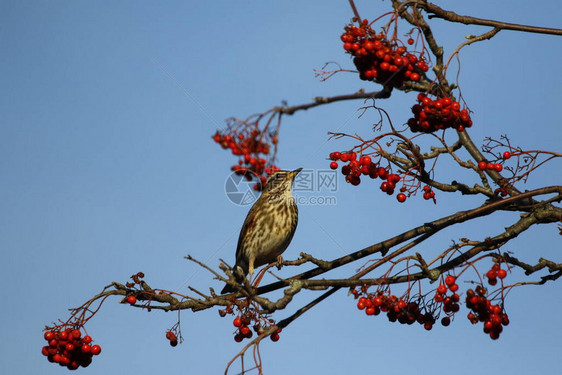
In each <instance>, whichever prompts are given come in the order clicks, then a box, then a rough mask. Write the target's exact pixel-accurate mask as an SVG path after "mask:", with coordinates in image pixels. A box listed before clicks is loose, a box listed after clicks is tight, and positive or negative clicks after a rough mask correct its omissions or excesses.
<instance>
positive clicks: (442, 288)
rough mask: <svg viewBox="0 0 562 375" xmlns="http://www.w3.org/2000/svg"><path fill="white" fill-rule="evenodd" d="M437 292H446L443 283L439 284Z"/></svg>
mask: <svg viewBox="0 0 562 375" xmlns="http://www.w3.org/2000/svg"><path fill="white" fill-rule="evenodd" d="M437 293H439V294H445V293H447V287H446V286H445V285H444V284H441V285H439V286H438V287H437Z"/></svg>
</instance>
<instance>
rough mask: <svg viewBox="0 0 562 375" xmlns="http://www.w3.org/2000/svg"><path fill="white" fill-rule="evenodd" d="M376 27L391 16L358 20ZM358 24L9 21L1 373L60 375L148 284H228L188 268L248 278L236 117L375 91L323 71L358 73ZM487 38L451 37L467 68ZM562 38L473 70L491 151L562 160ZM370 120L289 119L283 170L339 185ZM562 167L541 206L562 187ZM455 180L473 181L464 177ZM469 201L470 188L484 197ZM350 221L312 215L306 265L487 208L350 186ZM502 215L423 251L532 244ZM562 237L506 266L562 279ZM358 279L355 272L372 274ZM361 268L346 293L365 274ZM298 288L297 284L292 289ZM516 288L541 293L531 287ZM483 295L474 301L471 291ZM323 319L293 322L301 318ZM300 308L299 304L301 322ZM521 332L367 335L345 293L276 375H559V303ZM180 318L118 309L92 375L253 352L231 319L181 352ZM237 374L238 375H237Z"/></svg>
mask: <svg viewBox="0 0 562 375" xmlns="http://www.w3.org/2000/svg"><path fill="white" fill-rule="evenodd" d="M357 5H358V7H359V10H360V12H361V14H362V16H363V17H365V18H368V19H373V18H374V17H375V16H378V15H380V14H381V13H383V12H385V11H387V10H388V9H389V2H378V1H357ZM441 5H442V6H443V7H445V8H451V10H456V11H457V12H458V13H460V14H471V15H474V16H477V17H482V18H495V19H501V20H505V21H509V22H516V23H526V24H534V25H542V26H550V27H562V23H561V22H560V11H561V7H560V2H559V1H557V0H549V1H542V2H539V3H536V2H535V3H533V2H530V1H509V2H489V1H483V0H478V1H470V2H450V1H448V2H442V4H441ZM351 16H352V14H351V11H350V9H349V6H348V4H347V1H343V0H342V1H333V0H332V1H306V2H297V1H285V2H280V1H259V2H258V1H253V2H241V1H237V2H232V1H213V2H205V1H199V2H181V1H173V2H154V1H119V2H115V1H95V2H93V1H90V2H87V1H50V2H45V1H8V0H4V1H1V2H0V46H1V51H2V53H1V57H0V88H1V89H0V176H1V178H0V197H1V199H0V249H1V252H2V255H3V261H2V262H0V283H1V285H3V287H4V293H3V304H2V309H1V310H0V318H1V319H0V321H1V322H2V340H0V373H2V374H7V375H13V374H39V373H40V374H60V373H64V372H65V371H67V370H65V369H62V368H59V367H58V366H56V365H53V364H50V363H48V362H47V360H46V359H45V357H43V356H42V355H41V353H40V349H41V346H42V345H43V344H44V340H43V338H42V332H41V330H42V328H43V327H44V326H45V324H49V323H50V322H52V321H55V320H57V319H66V318H67V317H68V311H67V309H68V308H70V307H76V306H79V305H81V304H82V303H83V302H84V301H85V300H86V299H88V298H90V297H91V296H93V295H94V294H96V293H98V292H99V291H101V289H102V288H103V287H104V286H105V285H108V284H109V283H110V282H111V281H118V282H122V283H125V282H126V281H127V280H128V277H129V276H130V275H132V274H133V273H136V272H138V271H143V272H144V273H145V274H146V280H147V281H148V283H149V284H150V285H151V286H153V287H159V288H165V289H170V290H175V291H178V292H182V293H186V292H187V289H186V286H187V285H188V284H190V285H194V286H196V287H197V288H201V289H202V290H205V288H207V287H209V286H212V287H214V288H221V287H222V285H220V283H218V282H217V281H215V280H212V277H211V276H210V275H209V274H208V273H206V272H203V271H201V270H200V269H199V268H197V267H196V266H194V265H193V264H191V263H189V262H187V261H185V260H184V259H183V257H184V256H185V255H187V254H191V255H193V256H194V257H196V258H198V259H200V260H202V261H205V262H206V263H207V264H209V265H211V266H216V265H217V264H218V262H219V258H224V259H225V260H227V261H229V262H232V261H233V259H234V251H235V246H236V239H237V236H238V231H239V229H240V226H241V224H242V221H243V219H244V217H245V215H246V212H247V210H248V207H247V206H239V205H235V204H233V203H231V202H230V201H229V200H228V198H227V196H226V194H225V181H226V180H227V177H228V175H229V167H230V165H232V163H233V162H234V161H235V160H234V158H233V157H232V156H231V155H230V154H229V153H228V152H225V151H223V150H221V149H220V148H219V147H217V145H216V144H215V143H213V141H212V140H211V138H210V136H211V135H212V134H213V133H214V131H215V130H216V129H217V128H222V127H223V125H224V120H225V119H226V118H228V117H231V116H237V117H245V116H248V115H250V114H253V113H256V112H260V111H264V110H266V109H268V108H270V107H272V106H275V105H279V104H280V103H281V101H282V100H287V101H288V102H289V104H299V103H303V102H308V101H310V100H311V98H312V97H314V96H329V95H337V94H346V93H352V92H355V91H357V90H359V89H360V88H365V89H366V90H376V89H377V86H376V85H374V84H372V83H371V84H367V83H365V82H362V81H359V80H358V78H357V77H356V76H354V75H352V74H349V73H344V74H340V75H336V76H335V77H333V78H332V79H330V80H329V81H327V82H320V81H319V80H318V79H316V78H315V77H314V73H313V69H314V68H321V67H322V65H323V64H324V62H327V61H337V62H339V63H341V64H343V65H344V66H347V67H349V68H351V67H352V64H351V61H350V60H349V57H348V56H347V55H345V54H344V53H343V50H342V48H341V42H340V41H339V35H340V34H341V32H342V30H343V26H344V24H346V23H347V22H348V21H349V19H350V18H351ZM487 30H488V29H487V28H484V27H466V26H463V25H452V26H450V25H445V23H444V22H442V21H438V20H436V21H435V32H436V36H437V38H438V40H439V41H440V42H441V43H442V44H443V45H444V46H445V49H446V52H447V53H450V52H451V51H452V50H453V49H454V48H455V46H456V45H458V44H459V43H461V42H462V41H463V40H465V39H464V37H465V35H468V34H479V33H482V32H485V31H487ZM560 51H562V38H560V37H554V36H548V35H530V34H523V33H517V32H509V31H503V32H501V33H500V34H499V35H498V36H496V37H495V38H493V39H492V40H491V41H488V42H485V43H480V44H476V45H472V46H470V47H468V48H466V50H463V52H462V53H461V58H462V70H461V74H460V81H459V83H460V85H461V87H462V90H463V96H464V98H465V99H466V100H467V102H468V103H469V105H470V107H471V109H472V110H473V111H474V115H473V120H474V127H473V129H471V130H470V134H471V136H472V137H473V139H474V141H475V142H478V143H480V142H481V141H482V140H483V138H484V137H485V136H492V137H496V138H497V137H499V136H500V135H502V134H508V135H509V137H510V139H511V141H512V142H513V144H515V145H520V146H522V147H523V148H526V149H546V150H553V151H560V139H561V135H562V134H561V131H560V120H561V115H560V101H561V95H560V91H559V90H560V83H561V82H562V80H561V76H560V68H559V67H560V59H561V58H562V54H561V52H560ZM413 101H414V94H409V95H404V94H397V95H395V96H393V98H392V99H391V100H387V101H384V102H382V101H381V102H378V104H379V105H380V106H382V107H383V108H384V109H386V110H388V111H389V113H390V114H391V116H392V117H393V120H394V122H395V123H398V124H401V123H404V122H405V121H406V120H407V119H408V117H409V116H410V107H411V105H412V103H413ZM360 104H361V103H358V102H356V103H352V102H347V103H338V104H335V105H332V106H328V107H325V108H317V109H313V110H309V111H307V112H303V113H298V114H296V115H295V116H293V117H292V118H286V119H285V122H284V125H283V128H282V130H281V137H280V151H279V164H280V166H281V167H283V168H286V169H291V168H297V167H304V168H307V169H313V170H321V169H325V168H326V167H327V165H328V163H327V161H326V160H325V158H326V157H327V154H328V153H329V152H331V151H336V150H345V149H348V148H349V147H350V146H351V145H352V144H351V143H350V142H349V141H330V142H328V143H327V142H326V140H327V136H326V134H327V132H328V131H335V130H338V129H339V130H340V131H345V132H348V133H355V132H357V133H359V134H361V135H362V136H365V137H369V136H370V135H371V134H372V133H371V130H370V129H371V126H370V124H371V123H372V122H373V121H374V120H373V118H372V117H369V116H364V117H363V118H361V119H358V118H357V114H356V109H357V108H358V107H359V106H360ZM560 167H561V165H560V162H558V163H553V164H551V165H550V166H547V167H546V168H544V169H543V170H539V171H537V173H536V174H535V175H533V176H532V177H531V179H530V181H529V182H528V183H527V185H522V186H520V188H521V189H532V188H536V187H540V186H547V185H554V184H560V182H561V181H560V177H561V176H560V170H561V168H560ZM440 173H442V176H444V178H449V176H451V177H452V176H454V178H457V179H463V178H466V182H471V181H473V180H472V179H473V178H474V176H470V177H466V176H465V177H463V174H462V173H458V174H457V172H456V171H454V170H446V169H445V170H442V171H441V172H440ZM463 181H464V180H463ZM339 182H340V184H339V186H338V190H337V192H335V193H333V196H335V197H336V198H337V204H335V205H303V206H301V208H300V212H301V216H300V223H299V228H298V230H297V233H296V235H295V238H294V240H293V243H292V244H291V246H290V248H289V249H288V250H287V252H286V253H285V258H287V259H294V258H296V257H297V256H298V253H299V252H301V251H305V252H308V253H311V254H313V255H315V256H317V257H320V258H323V259H333V258H335V257H339V256H341V255H343V254H344V253H345V252H350V251H354V250H357V249H360V248H363V247H365V246H368V245H371V244H373V243H376V242H379V241H381V240H383V239H386V238H388V237H391V236H393V235H396V234H398V233H401V232H403V231H405V230H407V229H410V228H411V227H413V226H417V225H420V224H422V223H423V222H425V221H429V220H432V219H436V218H439V217H441V216H444V215H446V214H449V213H452V212H453V211H456V210H459V209H469V208H472V207H474V206H477V205H478V204H480V203H481V201H479V200H478V199H475V198H470V199H465V198H463V197H461V196H460V195H458V194H454V195H453V194H450V195H448V194H444V193H438V197H437V198H438V204H437V205H436V206H435V205H433V204H430V203H429V202H426V201H423V200H422V199H420V198H419V197H418V198H417V199H411V200H408V201H407V202H406V203H404V204H398V203H397V202H396V200H395V198H394V197H387V196H386V195H384V194H381V193H380V191H379V190H378V184H376V183H369V182H368V181H366V182H365V183H362V184H361V185H360V186H358V187H352V186H349V185H346V184H344V183H343V180H342V179H340V181H339ZM514 220H516V216H515V215H508V214H504V215H499V214H498V215H495V216H493V217H491V218H485V219H481V220H479V221H476V222H475V223H473V224H467V225H464V226H462V227H459V228H455V229H451V230H449V231H446V232H444V233H443V234H441V235H440V236H438V237H439V238H436V239H435V240H434V241H432V242H428V243H427V244H424V245H423V246H422V247H421V248H420V249H419V251H420V252H423V251H432V250H440V249H443V248H445V247H447V246H448V245H449V244H450V243H451V241H453V240H456V239H458V238H460V237H470V238H472V239H482V238H484V237H485V236H487V235H493V234H497V233H499V232H500V231H501V230H502V228H503V227H505V226H508V225H510V224H512V223H513V222H514ZM556 232H557V230H556V228H555V226H554V225H550V226H543V227H540V228H536V229H534V230H532V231H531V232H529V233H525V234H524V235H522V236H520V238H518V239H517V240H516V241H513V243H510V244H508V245H507V246H506V247H505V248H504V250H509V251H512V252H514V253H515V254H516V255H517V256H519V257H520V258H521V259H523V260H525V261H528V262H530V263H533V262H536V261H537V260H538V258H539V257H541V256H544V257H546V258H549V259H552V260H554V261H560V257H559V250H560V242H559V241H560V240H559V236H558V235H557V233H556ZM358 266H359V265H356V266H355V267H358ZM352 271H353V267H351V268H347V269H346V270H342V271H341V273H340V274H339V275H341V276H345V275H349V274H350V273H351V272H352ZM292 272H293V270H291V269H285V270H282V271H281V272H280V274H281V275H284V276H289V275H291V274H292ZM510 277H513V279H514V280H515V279H517V277H520V274H515V275H510ZM461 288H465V289H466V285H461ZM310 299H311V295H306V296H305V295H301V296H299V297H298V298H296V303H295V304H294V305H293V306H292V307H291V308H289V309H288V311H281V312H279V313H278V314H276V317H277V318H278V319H282V318H284V317H286V316H288V315H290V314H291V312H292V311H294V309H295V308H296V307H298V306H300V305H302V304H303V303H306V302H307V301H309V300H310ZM297 305H298V306H297ZM506 307H507V309H508V313H509V314H510V318H511V324H510V325H509V326H508V327H506V329H505V331H504V333H503V334H502V336H501V338H500V339H499V340H498V341H492V340H490V339H489V338H488V337H487V336H486V335H484V334H483V333H482V331H481V327H480V326H471V325H470V324H469V322H468V321H467V320H466V318H465V315H466V309H465V307H462V309H463V310H462V311H461V312H460V313H459V316H458V318H457V319H456V320H455V321H454V322H453V323H452V324H451V326H450V327H448V328H443V327H440V326H436V327H435V329H434V330H432V331H431V332H426V331H424V330H423V328H421V327H419V326H411V327H404V326H399V325H398V324H392V323H389V322H388V321H387V319H386V318H385V317H382V316H381V317H377V318H372V317H370V318H369V317H366V316H365V315H364V314H363V313H362V312H359V311H357V309H356V308H355V302H354V301H353V299H351V298H350V297H348V296H347V295H346V292H345V291H341V292H338V293H337V294H335V295H334V296H333V297H332V298H331V299H330V300H328V301H325V302H324V303H323V304H321V305H319V306H318V307H317V308H316V309H315V310H314V311H311V312H309V313H307V314H306V315H305V316H303V317H302V318H301V319H299V320H298V321H297V322H295V323H294V324H292V325H291V326H290V327H288V328H287V329H286V330H285V331H284V332H283V333H282V335H281V339H280V341H279V342H277V343H271V342H269V341H267V342H266V343H265V344H264V345H262V351H261V354H262V358H263V360H264V369H265V372H266V374H268V375H271V374H309V373H323V374H342V373H359V372H361V373H368V374H369V373H373V374H374V373H385V374H404V373H420V374H427V373H431V372H435V371H438V372H444V371H447V372H449V371H450V372H454V373H456V374H459V375H460V374H474V373H475V372H478V373H482V374H492V373H510V374H521V375H523V374H530V373H537V374H538V373H553V372H554V371H555V370H553V369H555V368H559V364H560V362H559V357H560V353H562V344H561V343H562V333H561V332H562V325H561V321H560V311H561V310H562V299H561V298H560V285H557V284H554V283H552V285H550V284H548V285H545V286H544V287H525V288H519V289H516V290H514V291H513V292H512V293H511V294H510V295H509V297H508V300H507V306H506ZM176 319H177V314H176V313H167V314H166V313H161V312H157V311H153V312H151V313H147V312H145V311H140V310H138V309H134V308H131V307H129V306H126V305H120V304H118V303H117V299H110V300H108V301H107V302H106V304H105V306H104V308H102V310H101V311H100V312H99V313H98V314H97V316H96V317H94V318H93V319H92V320H91V321H90V322H89V323H88V326H87V327H88V330H89V333H90V334H91V335H92V336H93V337H94V339H95V340H96V342H97V343H99V344H100V345H101V346H102V347H103V352H102V354H101V355H100V356H99V357H96V358H94V362H93V364H92V365H91V366H90V367H89V368H87V369H80V370H79V371H81V372H83V373H86V374H108V373H109V374H110V373H124V374H133V373H134V374H137V375H144V374H154V373H163V372H166V373H167V374H217V373H222V371H223V370H224V367H225V364H226V363H227V362H228V360H229V359H230V358H231V357H232V356H233V355H234V354H235V353H236V352H237V351H238V350H239V349H240V348H241V346H240V344H236V343H234V341H233V339H232V337H233V335H232V332H233V330H234V329H233V327H232V318H224V319H221V318H220V317H219V315H218V314H217V311H216V310H213V311H206V312H202V313H197V314H193V313H191V312H182V313H181V320H182V327H183V334H184V338H185V342H184V344H182V345H180V346H178V347H176V348H171V347H170V346H169V345H168V343H167V341H166V340H165V338H164V332H165V330H166V329H167V328H169V327H170V326H172V325H173V324H174V323H175V321H176ZM234 373H235V372H234Z"/></svg>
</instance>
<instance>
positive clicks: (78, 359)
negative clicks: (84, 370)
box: [41, 328, 101, 370]
mask: <svg viewBox="0 0 562 375" xmlns="http://www.w3.org/2000/svg"><path fill="white" fill-rule="evenodd" d="M81 336H82V333H81V332H80V330H79V329H72V328H66V329H65V330H64V331H59V330H57V329H52V330H49V331H46V332H45V334H44V335H43V337H44V338H45V340H47V342H48V345H46V346H43V348H42V349H41V352H42V353H43V355H44V356H46V357H47V359H48V360H49V362H53V363H58V364H59V365H61V366H63V367H66V368H68V369H69V370H76V369H77V368H78V367H80V366H82V367H88V366H89V365H90V363H92V356H94V355H98V354H100V353H101V347H100V346H99V345H90V344H91V342H92V338H91V337H90V336H84V337H81Z"/></svg>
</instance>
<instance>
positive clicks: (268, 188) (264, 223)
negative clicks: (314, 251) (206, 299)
mask: <svg viewBox="0 0 562 375" xmlns="http://www.w3.org/2000/svg"><path fill="white" fill-rule="evenodd" d="M301 170H302V168H298V169H295V170H294V171H286V170H279V171H277V172H275V173H274V174H272V175H271V176H269V178H268V179H267V181H266V183H265V187H264V188H263V191H262V193H261V195H260V197H259V198H258V200H257V201H256V202H255V203H254V205H253V206H252V208H250V211H249V212H248V215H247V216H246V219H245V220H244V224H243V225H242V229H241V230H240V235H239V236H238V245H237V247H236V263H235V265H234V267H233V269H232V270H233V274H234V276H235V278H236V281H237V282H239V283H240V282H242V281H243V280H244V277H245V276H246V275H247V274H250V277H251V276H252V275H253V273H254V270H255V269H256V268H258V267H260V266H263V265H264V264H270V263H273V262H275V261H277V260H278V259H279V258H280V256H281V254H282V253H283V252H284V251H285V250H286V249H287V247H288V246H289V243H291V240H292V239H293V235H294V234H295V230H296V229H297V223H298V219H299V210H298V207H297V204H296V203H295V198H294V197H293V194H292V187H293V182H294V180H295V177H296V176H297V174H299V172H300V171H301ZM232 292H234V289H233V287H232V286H230V285H228V284H227V285H226V286H225V287H224V289H223V290H222V291H221V294H226V293H232Z"/></svg>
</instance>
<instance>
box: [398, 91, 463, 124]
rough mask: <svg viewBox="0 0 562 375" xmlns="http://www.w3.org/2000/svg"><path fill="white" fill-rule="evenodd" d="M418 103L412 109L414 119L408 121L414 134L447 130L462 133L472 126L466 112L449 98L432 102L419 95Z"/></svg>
mask: <svg viewBox="0 0 562 375" xmlns="http://www.w3.org/2000/svg"><path fill="white" fill-rule="evenodd" d="M418 103H419V104H415V105H414V106H413V107H412V113H413V114H414V117H413V118H410V119H409V120H408V126H409V127H410V130H411V131H412V132H414V133H416V132H422V133H433V132H434V131H436V130H439V129H447V128H453V129H456V130H458V131H463V130H464V129H465V128H469V127H471V126H472V120H471V119H470V115H469V114H468V111H467V110H466V109H462V110H461V106H460V104H459V102H455V101H453V100H451V98H439V99H435V100H433V99H431V98H430V97H428V96H427V95H425V94H422V93H420V94H418Z"/></svg>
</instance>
